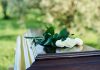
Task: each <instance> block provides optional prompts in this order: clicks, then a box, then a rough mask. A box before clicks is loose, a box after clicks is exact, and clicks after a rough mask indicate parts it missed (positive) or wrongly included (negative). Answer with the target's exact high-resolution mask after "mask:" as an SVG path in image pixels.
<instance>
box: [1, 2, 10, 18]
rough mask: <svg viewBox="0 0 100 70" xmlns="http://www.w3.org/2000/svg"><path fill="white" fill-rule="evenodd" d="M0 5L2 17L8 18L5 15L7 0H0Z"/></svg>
mask: <svg viewBox="0 0 100 70" xmlns="http://www.w3.org/2000/svg"><path fill="white" fill-rule="evenodd" d="M1 5H2V9H3V15H4V19H9V16H8V15H7V7H8V1H7V0H1Z"/></svg>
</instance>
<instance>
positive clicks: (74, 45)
mask: <svg viewBox="0 0 100 70" xmlns="http://www.w3.org/2000/svg"><path fill="white" fill-rule="evenodd" d="M70 35H71V34H70V33H69V32H68V31H67V29H66V28H63V29H62V30H61V31H60V32H59V33H55V29H54V27H53V26H51V27H48V28H47V30H46V31H45V32H44V33H43V35H42V36H41V37H31V38H33V41H32V43H33V44H34V45H35V48H36V51H37V52H38V53H39V54H44V53H66V52H79V51H82V49H83V46H82V45H83V41H82V40H81V39H80V38H71V37H70ZM33 47H34V46H33Z"/></svg>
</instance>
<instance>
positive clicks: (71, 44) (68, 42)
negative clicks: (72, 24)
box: [64, 38, 76, 48]
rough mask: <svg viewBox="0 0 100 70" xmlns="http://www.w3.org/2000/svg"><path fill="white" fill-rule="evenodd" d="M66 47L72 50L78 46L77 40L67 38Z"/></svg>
mask: <svg viewBox="0 0 100 70" xmlns="http://www.w3.org/2000/svg"><path fill="white" fill-rule="evenodd" d="M64 43H65V47H68V48H72V47H74V46H75V45H76V42H75V39H72V38H67V39H66V40H65V41H64Z"/></svg>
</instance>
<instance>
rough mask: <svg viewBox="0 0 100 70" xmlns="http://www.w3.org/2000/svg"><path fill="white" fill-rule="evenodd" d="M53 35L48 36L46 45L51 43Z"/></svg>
mask: <svg viewBox="0 0 100 70" xmlns="http://www.w3.org/2000/svg"><path fill="white" fill-rule="evenodd" d="M51 42H52V37H50V38H48V39H47V41H45V43H44V45H51Z"/></svg>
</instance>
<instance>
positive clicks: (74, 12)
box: [0, 0, 100, 70]
mask: <svg viewBox="0 0 100 70" xmlns="http://www.w3.org/2000/svg"><path fill="white" fill-rule="evenodd" d="M99 12H100V0H0V70H8V68H9V67H10V66H11V65H14V54H15V48H16V38H17V36H18V35H22V34H23V33H24V32H26V31H27V30H28V29H32V28H40V27H41V28H42V29H45V26H49V25H53V26H55V27H56V29H57V31H59V30H60V29H61V28H63V27H66V28H67V29H68V30H69V31H70V33H72V34H75V36H77V37H80V38H82V39H83V41H84V44H86V45H89V46H92V47H94V48H97V49H100V43H99V42H100V13H99Z"/></svg>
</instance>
